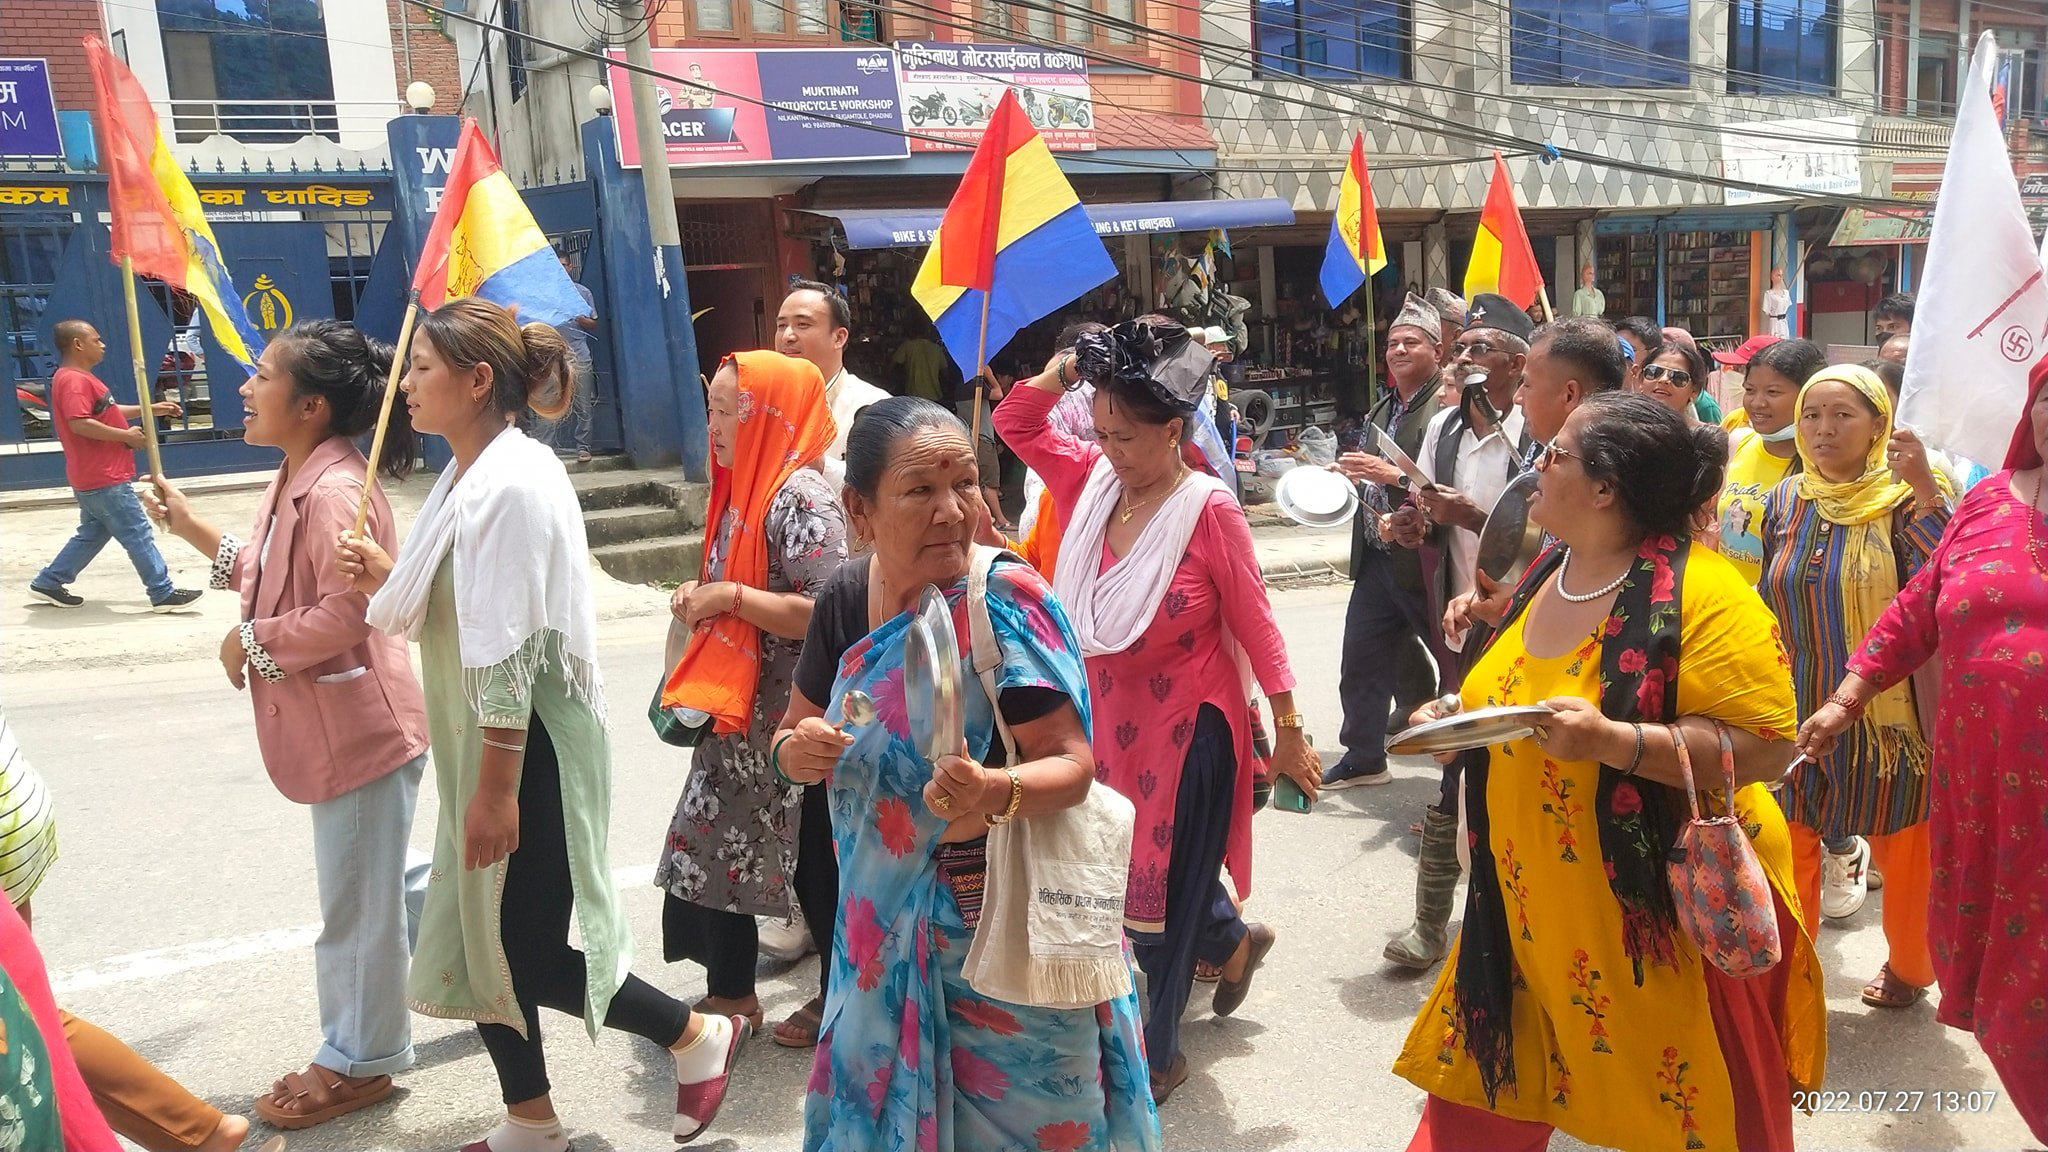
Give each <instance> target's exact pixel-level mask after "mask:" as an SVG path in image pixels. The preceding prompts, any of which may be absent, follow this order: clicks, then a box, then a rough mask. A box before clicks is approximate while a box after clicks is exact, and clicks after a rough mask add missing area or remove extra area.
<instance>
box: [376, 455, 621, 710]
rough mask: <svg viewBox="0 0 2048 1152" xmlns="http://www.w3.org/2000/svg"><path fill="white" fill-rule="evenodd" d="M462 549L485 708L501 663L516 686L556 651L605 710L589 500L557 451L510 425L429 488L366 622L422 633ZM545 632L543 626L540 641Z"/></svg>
mask: <svg viewBox="0 0 2048 1152" xmlns="http://www.w3.org/2000/svg"><path fill="white" fill-rule="evenodd" d="M451 552H452V553H453V556H454V564H455V616H456V620H457V623H458V637H459V646H460V650H461V656H462V682H463V683H462V686H463V694H464V695H465V696H466V697H467V698H468V699H469V705H470V707H471V708H473V709H475V710H476V712H477V714H478V715H482V714H484V711H485V709H484V706H483V693H484V688H485V686H486V685H487V684H488V683H489V681H490V676H491V673H492V672H493V670H495V669H497V668H498V666H499V665H501V664H504V663H505V662H506V661H508V660H509V661H513V662H514V666H513V667H512V668H510V669H509V670H508V671H509V672H510V674H511V675H510V679H511V681H512V683H513V684H515V685H530V684H532V682H533V678H534V676H535V675H537V674H538V673H539V672H541V671H542V670H544V669H546V668H547V666H548V665H549V664H550V663H551V662H552V663H554V664H557V665H559V667H560V668H561V670H562V675H563V678H564V679H565V680H566V681H567V682H568V685H569V691H570V694H571V695H572V696H574V697H576V698H578V699H581V700H583V701H585V702H586V703H588V704H589V705H590V707H591V710H592V711H594V712H595V713H596V714H597V717H598V720H599V722H603V721H604V719H605V702H604V681H603V679H602V677H601V676H600V675H599V674H598V670H597V605H596V600H595V598H594V596H593V595H592V592H591V585H590V549H589V546H588V543H587V541H586V540H585V538H584V533H583V509H582V507H581V506H580V505H578V503H577V501H576V490H575V489H574V488H573V487H571V486H570V484H569V475H568V472H567V470H566V469H564V468H563V467H562V462H561V461H560V460H558V459H556V458H555V454H554V452H553V450H551V449H549V448H548V447H547V446H546V445H543V444H540V443H538V442H536V441H534V440H533V439H531V438H529V437H528V436H527V435H526V434H525V433H523V432H521V431H519V429H517V428H507V429H505V431H503V432H501V433H499V434H498V435H497V437H496V438H494V439H493V440H492V441H491V442H490V443H489V444H488V445H486V446H485V447H484V450H483V454H482V455H480V456H478V457H477V458H476V462H475V463H473V464H471V465H470V466H469V471H467V472H465V473H463V475H462V476H461V477H460V478H459V479H458V478H457V477H456V475H455V468H454V467H453V466H452V465H451V466H450V467H448V468H447V469H446V470H445V471H443V472H442V473H441V479H440V480H439V481H437V482H436V483H435V485H434V490H433V491H432V492H431V493H429V494H428V496H427V502H426V505H425V506H424V507H422V508H421V509H420V515H419V519H418V520H416V521H414V522H413V526H412V532H411V533H410V534H409V535H407V537H406V539H405V544H404V546H403V547H401V548H400V550H399V554H398V557H397V560H396V563H395V565H394V566H393V568H392V570H391V576H390V578H389V579H387V580H386V581H385V582H384V587H383V588H381V589H379V590H378V592H377V594H376V595H375V596H372V597H371V598H370V610H369V622H370V623H371V624H372V625H374V626H375V627H377V628H380V629H382V630H384V631H386V632H390V633H393V634H397V633H400V632H403V633H404V634H405V635H406V637H407V638H408V639H411V640H413V641H418V640H419V638H420V630H421V628H422V626H423V625H424V624H425V623H426V618H427V601H428V599H429V598H430V596H431V594H432V592H433V587H434V573H435V572H436V571H437V570H438V569H439V568H440V566H441V558H442V557H444V556H447V555H449V554H450V553H451ZM536 637H538V639H537V641H536Z"/></svg>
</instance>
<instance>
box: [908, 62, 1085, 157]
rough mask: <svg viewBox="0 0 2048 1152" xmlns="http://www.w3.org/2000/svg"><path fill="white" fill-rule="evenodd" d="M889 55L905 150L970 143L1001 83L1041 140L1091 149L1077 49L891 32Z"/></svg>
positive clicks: (1056, 147)
mask: <svg viewBox="0 0 2048 1152" xmlns="http://www.w3.org/2000/svg"><path fill="white" fill-rule="evenodd" d="M896 61H897V65H898V68H899V71H898V73H897V87H898V88H899V89H900V90H901V92H902V94H903V126H904V127H905V128H908V129H909V130H910V132H911V140H910V150H911V151H913V152H949V151H957V150H960V149H966V148H972V147H974V146H975V144H976V143H978V142H979V141H980V140H981V132H982V129H983V128H985V127H986V126H987V125H988V121H989V117H990V116H992V115H994V114H995V110H996V102H997V101H998V100H1000V99H1002V95H1003V89H1005V88H1014V89H1016V90H1017V101H1018V103H1020V104H1022V105H1023V106H1024V114H1025V115H1027V116H1029V117H1030V118H1031V123H1032V124H1033V125H1034V126H1036V127H1037V129H1038V132H1039V135H1041V136H1043V137H1044V138H1045V143H1046V146H1047V147H1049V148H1051V149H1052V150H1053V151H1055V152H1093V151H1094V150H1095V102H1094V99H1093V98H1092V96H1091V95H1090V93H1089V90H1088V61H1087V59H1086V58H1085V57H1082V56H1080V55H1079V54H1077V53H1074V52H1068V51H1064V50H1062V49H1058V48H1042V47H1039V48H1034V47H1026V46H1022V45H1017V44H925V43H920V42H915V41H908V40H899V41H897V42H896ZM932 137H937V138H938V139H936V140H935V139H931V138H932ZM941 141H944V142H943V143H942V142H941Z"/></svg>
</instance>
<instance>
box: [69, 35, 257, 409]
mask: <svg viewBox="0 0 2048 1152" xmlns="http://www.w3.org/2000/svg"><path fill="white" fill-rule="evenodd" d="M85 61H86V65H87V66H88V67H89V68H90V69H91V70H92V86H93V94H94V96H95V97H96V98H97V100H98V103H99V114H100V123H99V129H100V156H101V164H102V166H103V167H104V168H105V170H106V173H107V200H108V205H107V207H108V209H109V215H110V216H111V217H112V224H111V226H110V231H111V232H112V233H113V252H112V255H113V258H114V262H115V263H116V264H118V263H120V262H121V261H122V260H123V259H127V260H130V261H132V262H133V266H134V268H135V271H136V272H138V273H140V274H141V275H144V276H153V277H155V278H157V279H158V280H161V281H163V282H164V283H166V284H169V285H170V286H171V287H173V288H179V289H183V290H184V291H186V292H189V293H191V295H192V297H193V298H194V299H196V300H198V301H199V307H200V309H201V310H202V311H204V312H205V313H206V322H207V326H208V327H209V328H211V329H212V330H213V338H214V340H215V342H217V343H218V344H219V345H220V348H221V351H223V352H226V353H227V354H228V355H230V356H232V357H234V358H235V359H236V360H237V361H239V362H240V363H241V365H242V367H243V368H244V369H246V370H248V371H250V372H254V371H255V370H256V357H258V356H259V355H261V354H262V352H263V338H262V337H260V336H258V335H257V334H256V328H255V326H254V325H252V324H250V323H249V313H248V312H247V311H246V310H245V309H243V307H242V297H241V295H240V294H239V293H237V292H236V291H235V282H234V279H233V278H232V277H230V276H229V275H228V269H227V265H226V264H225V263H224V262H223V261H222V260H221V256H220V244H219V243H218V242H216V241H215V240H214V238H213V229H212V227H211V226H209V225H208V224H207V223H206V212H205V210H204V209H203V208H201V207H200V204H199V196H198V194H197V193H195V192H194V191H193V190H192V181H190V180H188V179H186V177H185V173H184V171H183V170H181V169H180V168H179V167H178V161H177V160H176V159H175V158H173V157H172V156H171V150H170V149H169V148H168V147H166V146H165V144H164V138H163V133H161V132H159V131H157V126H156V111H155V110H154V109H152V108H151V107H150V106H149V94H148V93H146V92H144V91H143V90H142V85H141V83H140V82H138V81H137V80H136V79H135V74H134V73H132V72H130V71H128V66H127V65H125V64H123V63H121V62H120V61H119V60H117V59H115V58H114V54H113V53H112V52H109V51H107V46H106V45H105V44H102V43H100V41H99V38H98V37H96V36H88V37H86V38H85Z"/></svg>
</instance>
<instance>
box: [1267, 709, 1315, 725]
mask: <svg viewBox="0 0 2048 1152" xmlns="http://www.w3.org/2000/svg"><path fill="white" fill-rule="evenodd" d="M1273 727H1275V728H1306V727H1308V721H1306V720H1304V719H1302V718H1301V713H1299V712H1289V713H1287V714H1286V715H1285V716H1275V717H1273Z"/></svg>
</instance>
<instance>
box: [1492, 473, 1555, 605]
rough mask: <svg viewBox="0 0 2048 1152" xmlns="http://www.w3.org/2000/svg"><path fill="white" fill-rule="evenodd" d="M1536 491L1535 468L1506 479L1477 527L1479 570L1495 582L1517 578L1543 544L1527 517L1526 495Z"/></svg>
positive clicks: (1510, 581)
mask: <svg viewBox="0 0 2048 1152" xmlns="http://www.w3.org/2000/svg"><path fill="white" fill-rule="evenodd" d="M1535 493H1536V473H1534V472H1524V473H1522V474H1521V475H1519V476H1517V477H1515V478H1514V479H1513V480H1510V481H1508V486H1507V488H1506V489H1504V490H1503V491H1502V492H1501V494H1500V499H1499V500H1497V501H1495V502H1494V505H1493V511H1492V512H1489V513H1487V516H1486V527H1484V528H1481V529H1480V530H1479V570H1480V571H1481V572H1484V573H1486V575H1487V578H1488V579H1490V580H1492V581H1493V582H1494V583H1496V584H1505V585H1513V584H1514V583H1515V582H1517V581H1519V580H1520V579H1521V578H1522V573H1524V572H1527V571H1528V570H1529V565H1530V564H1532V563H1534V562H1535V560H1536V553H1537V551H1538V550H1539V549H1541V548H1542V546H1543V529H1541V528H1539V527H1537V526H1536V524H1535V522H1534V521H1532V520H1530V519H1529V498H1530V497H1531V496H1533V495H1535Z"/></svg>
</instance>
